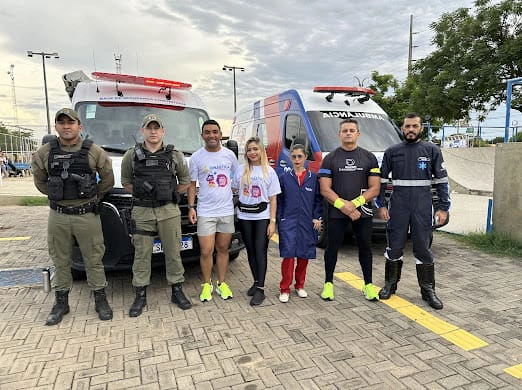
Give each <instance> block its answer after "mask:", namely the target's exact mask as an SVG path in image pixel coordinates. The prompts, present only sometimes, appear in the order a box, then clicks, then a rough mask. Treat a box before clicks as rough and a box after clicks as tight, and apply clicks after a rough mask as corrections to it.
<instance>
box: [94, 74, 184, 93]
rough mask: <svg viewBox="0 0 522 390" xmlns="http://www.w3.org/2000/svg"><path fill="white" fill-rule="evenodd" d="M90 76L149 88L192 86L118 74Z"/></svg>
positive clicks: (182, 87) (178, 82) (179, 82)
mask: <svg viewBox="0 0 522 390" xmlns="http://www.w3.org/2000/svg"><path fill="white" fill-rule="evenodd" d="M92 76H93V77H94V78H96V79H97V80H104V81H115V82H117V83H127V84H135V85H146V86H151V87H163V88H176V89H190V88H192V84H189V83H183V82H181V81H173V80H165V79H157V78H154V77H141V76H133V75H128V74H119V73H104V72H93V73H92Z"/></svg>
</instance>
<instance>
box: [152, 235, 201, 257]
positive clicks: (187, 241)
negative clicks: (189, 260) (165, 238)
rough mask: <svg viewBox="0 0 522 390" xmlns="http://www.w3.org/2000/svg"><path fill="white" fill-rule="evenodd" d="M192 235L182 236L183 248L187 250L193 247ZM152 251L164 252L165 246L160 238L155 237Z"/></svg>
mask: <svg viewBox="0 0 522 390" xmlns="http://www.w3.org/2000/svg"><path fill="white" fill-rule="evenodd" d="M192 248H193V246H192V237H189V236H182V237H181V250H182V251H186V250H189V249H192ZM152 253H163V246H162V245H161V241H160V239H159V238H155V239H154V245H153V246H152Z"/></svg>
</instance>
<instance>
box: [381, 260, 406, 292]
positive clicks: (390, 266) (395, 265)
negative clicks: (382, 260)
mask: <svg viewBox="0 0 522 390" xmlns="http://www.w3.org/2000/svg"><path fill="white" fill-rule="evenodd" d="M401 271H402V260H397V261H391V260H386V265H385V268H384V287H383V288H381V291H379V298H380V299H390V297H391V295H392V294H395V291H397V283H398V282H399V280H401Z"/></svg>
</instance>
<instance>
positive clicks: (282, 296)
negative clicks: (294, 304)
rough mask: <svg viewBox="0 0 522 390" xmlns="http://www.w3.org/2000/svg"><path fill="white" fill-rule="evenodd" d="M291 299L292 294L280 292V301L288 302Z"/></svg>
mask: <svg viewBox="0 0 522 390" xmlns="http://www.w3.org/2000/svg"><path fill="white" fill-rule="evenodd" d="M289 299H290V294H288V293H281V294H279V301H280V302H283V303H286V302H288V300H289Z"/></svg>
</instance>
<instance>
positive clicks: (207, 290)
mask: <svg viewBox="0 0 522 390" xmlns="http://www.w3.org/2000/svg"><path fill="white" fill-rule="evenodd" d="M201 287H202V288H201V294H199V300H200V301H201V302H205V301H207V302H208V301H211V300H212V291H213V290H214V286H213V285H212V282H210V283H203V284H202V285H201Z"/></svg>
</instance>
